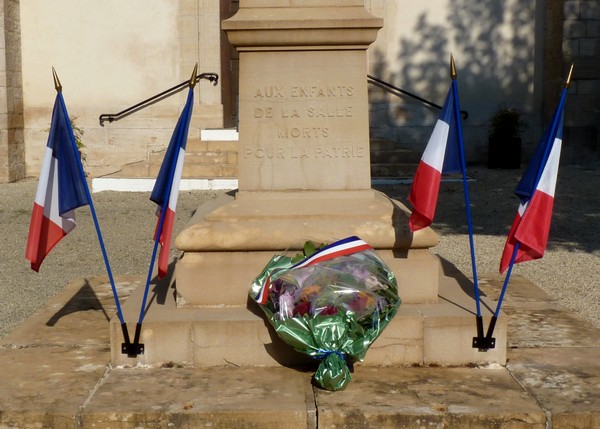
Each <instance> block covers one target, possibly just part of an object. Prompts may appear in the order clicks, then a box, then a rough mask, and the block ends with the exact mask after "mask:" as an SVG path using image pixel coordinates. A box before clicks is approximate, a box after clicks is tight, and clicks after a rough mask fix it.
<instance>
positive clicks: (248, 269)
mask: <svg viewBox="0 0 600 429" xmlns="http://www.w3.org/2000/svg"><path fill="white" fill-rule="evenodd" d="M293 194H298V193H289V195H287V197H288V199H287V200H286V198H285V197H283V196H282V195H279V196H278V197H277V198H276V199H272V198H271V197H272V196H273V195H272V194H266V195H263V194H261V193H250V194H246V195H244V193H242V194H241V196H239V195H238V198H235V197H234V196H233V195H227V194H222V195H221V196H220V197H219V198H217V199H216V200H215V201H213V202H211V203H208V204H206V205H204V206H201V207H200V208H199V209H198V211H197V213H196V214H195V216H194V219H193V220H192V221H191V223H190V225H189V226H188V228H186V230H184V232H182V233H181V234H180V236H178V237H177V246H178V247H179V248H180V249H182V250H183V251H184V253H183V255H182V257H181V259H180V260H179V261H177V264H176V267H175V273H174V276H173V279H172V280H169V281H165V282H161V283H159V284H158V285H157V286H156V287H155V290H154V293H155V296H156V297H162V298H161V299H151V300H150V305H149V307H148V311H147V315H146V317H145V319H144V323H143V325H142V331H141V342H142V343H143V344H144V348H145V352H144V354H143V355H139V356H138V357H136V358H129V357H127V356H126V355H124V354H121V343H122V342H123V338H122V333H121V327H120V324H119V321H118V320H113V321H112V324H111V353H112V362H113V364H115V365H132V364H136V363H141V364H147V365H160V364H163V363H165V362H173V363H181V364H191V365H194V366H198V367H205V366H220V365H229V364H234V365H238V366H256V365H258V366H270V365H286V366H305V365H314V364H315V361H314V360H312V359H310V358H308V357H306V356H304V355H302V354H300V353H296V352H295V351H294V350H293V349H292V348H291V347H290V346H289V345H287V344H285V343H284V342H282V341H281V340H279V338H278V337H277V334H276V333H275V332H274V331H273V329H272V328H271V327H270V325H269V324H268V323H267V322H266V321H265V319H264V317H263V316H262V312H261V310H260V308H259V307H258V305H257V304H256V303H255V302H253V301H252V299H250V298H249V297H248V291H249V288H250V284H251V282H252V280H253V279H254V278H255V277H256V275H258V273H260V271H261V270H262V269H263V268H264V266H265V265H266V264H267V262H268V261H269V260H270V258H271V257H272V256H273V255H274V254H277V253H282V252H284V251H285V250H286V249H288V250H289V252H292V253H296V251H297V250H298V249H301V248H302V245H303V244H304V241H305V240H306V239H312V240H314V241H317V242H330V241H332V240H333V239H338V238H344V237H345V236H347V235H352V234H355V235H358V236H359V237H361V238H363V239H364V240H365V241H367V242H369V243H370V244H372V245H373V246H374V247H375V248H376V251H377V253H378V254H379V255H380V256H381V257H382V259H383V260H384V261H385V262H386V263H387V264H388V265H389V266H390V268H392V270H393V271H394V273H395V274H396V277H397V280H398V287H399V294H400V297H401V298H402V304H401V305H400V310H399V312H398V314H397V315H396V317H395V318H394V320H393V321H392V322H391V323H390V325H389V326H388V327H387V328H386V329H385V330H384V331H383V333H382V335H381V336H380V337H379V338H378V339H377V340H376V341H375V343H374V344H373V345H372V347H371V348H370V350H369V352H368V353H367V357H366V359H365V361H364V362H363V363H361V364H363V365H372V366H390V365H472V364H485V363H496V364H501V365H503V364H505V362H506V318H505V317H504V316H502V317H500V318H499V320H498V323H497V325H496V329H495V337H496V348H494V349H491V350H488V351H486V352H481V351H479V350H477V349H474V348H473V347H472V339H473V337H474V336H475V335H476V328H475V326H476V325H475V320H476V318H475V314H474V309H475V302H474V300H473V298H472V291H473V286H472V282H470V281H468V280H467V279H466V278H465V277H464V276H462V275H461V274H460V273H459V272H458V270H456V269H451V270H448V267H447V264H442V261H440V259H439V258H438V257H436V256H434V255H432V254H431V253H430V251H429V247H431V246H433V245H435V243H436V242H437V238H436V235H435V233H434V232H433V231H432V230H431V229H429V228H427V229H425V230H422V231H421V232H420V233H417V234H415V235H414V236H412V235H411V234H409V233H407V232H406V231H404V230H403V229H402V228H400V227H398V225H406V224H407V210H406V208H405V207H404V206H403V205H402V204H401V203H399V202H397V201H394V200H390V199H389V198H387V197H386V196H385V195H383V194H380V193H378V192H375V191H365V192H363V191H360V192H350V193H348V195H345V196H340V195H339V193H336V194H337V195H338V198H330V197H331V195H328V193H324V194H319V193H317V194H319V195H321V196H322V197H323V198H317V196H316V195H315V194H314V193H312V192H308V193H306V194H304V193H300V194H302V197H301V198H299V195H296V197H294V198H292V195H293ZM342 194H343V193H342ZM327 201H329V202H327ZM276 202H277V204H276V206H277V207H279V209H278V210H275V208H274V207H273V204H275V203H276ZM317 207H318V208H317ZM305 213H311V215H310V216H308V217H307V218H305V219H303V218H302V217H301V216H302V215H303V214H305ZM342 232H345V235H339V234H342ZM411 236H412V239H410V237H411ZM365 237H366V238H365ZM395 246H397V247H395ZM402 246H404V247H402ZM142 293H143V291H141V290H138V291H136V293H134V294H132V296H131V297H130V298H129V301H128V302H127V303H126V304H125V305H124V306H123V311H124V314H125V318H126V319H127V322H128V326H135V320H136V319H134V317H135V316H136V315H137V314H138V312H139V307H138V306H139V303H140V302H141V296H142ZM482 308H483V309H484V311H485V313H484V325H485V326H487V324H488V323H489V318H490V317H491V313H490V312H489V311H488V309H489V308H495V306H494V304H493V303H486V302H485V301H484V303H483V304H482Z"/></svg>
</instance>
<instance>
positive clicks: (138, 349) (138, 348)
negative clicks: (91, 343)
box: [127, 64, 198, 357]
mask: <svg viewBox="0 0 600 429" xmlns="http://www.w3.org/2000/svg"><path fill="white" fill-rule="evenodd" d="M197 74H198V64H196V65H195V66H194V70H193V72H192V76H191V78H190V81H189V83H188V86H189V89H190V90H193V89H194V87H195V86H196V77H197ZM176 167H177V163H175V162H174V163H172V166H171V170H170V172H169V173H170V174H169V178H168V180H167V186H166V187H165V195H164V198H163V207H162V209H161V211H160V216H159V220H158V225H157V227H156V232H155V240H154V247H153V248H152V256H151V258H150V267H149V268H148V276H147V277H146V285H145V287H144V296H143V297H142V305H141V307H140V315H139V317H138V322H137V324H136V326H135V336H134V339H133V344H132V350H131V351H132V352H133V353H127V355H128V356H130V357H135V356H136V355H137V354H143V353H144V345H143V344H139V341H140V336H141V332H142V322H143V320H144V315H145V313H146V302H147V300H148V292H149V290H150V282H151V280H152V272H153V271H154V261H155V260H156V254H157V253H158V245H159V242H160V236H161V234H162V231H163V224H164V220H165V213H166V212H167V210H166V209H167V206H168V202H169V196H170V194H171V187H172V186H173V175H174V173H175V168H176Z"/></svg>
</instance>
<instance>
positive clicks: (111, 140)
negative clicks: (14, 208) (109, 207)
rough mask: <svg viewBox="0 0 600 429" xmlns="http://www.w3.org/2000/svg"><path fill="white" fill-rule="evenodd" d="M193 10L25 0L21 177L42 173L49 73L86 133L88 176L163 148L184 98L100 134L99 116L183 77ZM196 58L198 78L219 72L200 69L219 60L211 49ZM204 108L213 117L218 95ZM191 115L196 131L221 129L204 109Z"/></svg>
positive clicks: (194, 41)
mask: <svg viewBox="0 0 600 429" xmlns="http://www.w3.org/2000/svg"><path fill="white" fill-rule="evenodd" d="M58 3H60V5H58ZM209 3H210V2H207V5H208V4H209ZM213 3H215V2H213ZM218 4H219V3H218V0H217V1H216V5H212V7H213V9H214V8H215V7H216V10H217V11H218ZM198 7H199V5H198V2H196V1H189V0H180V1H172V0H130V1H126V2H123V1H118V0H105V1H101V2H99V1H91V0H83V1H82V0H62V1H60V2H49V1H44V0H27V1H21V27H22V34H23V35H24V37H23V41H22V53H23V97H24V104H25V112H24V114H25V141H26V145H27V146H26V148H27V149H26V161H27V174H28V175H29V176H35V175H36V174H37V173H38V172H39V166H40V161H41V156H42V154H43V151H42V150H40V149H42V148H43V146H44V145H45V144H46V138H47V132H46V129H47V128H48V126H49V122H50V117H51V109H52V105H53V102H54V97H55V90H54V85H53V81H52V73H51V68H52V67H53V66H54V67H55V68H56V70H57V72H58V75H59V77H60V80H61V83H62V85H63V94H64V97H65V101H66V103H67V108H68V110H69V113H70V115H71V116H76V117H77V124H78V125H79V126H80V127H82V128H83V129H84V131H85V135H84V143H85V144H86V152H87V159H88V165H87V169H88V171H89V172H90V173H91V174H92V175H94V176H97V175H99V174H102V173H107V172H111V171H114V170H116V169H117V168H118V167H119V166H121V165H123V164H125V163H128V162H133V161H138V160H141V159H144V158H145V157H147V155H148V154H149V153H150V152H151V151H155V150H159V149H161V148H164V146H165V145H167V144H168V142H169V139H170V136H171V132H172V130H173V127H174V126H175V123H176V121H177V117H178V114H179V112H180V109H181V107H182V104H183V103H184V102H185V91H184V92H182V93H180V94H179V95H177V96H174V97H171V98H168V99H165V100H163V101H161V102H160V103H158V104H156V105H154V106H152V107H150V108H148V109H145V110H143V111H140V112H138V113H135V114H134V115H131V116H128V117H127V118H124V119H122V120H120V121H119V122H114V123H112V124H106V125H105V127H100V125H99V122H98V117H99V115H100V114H102V113H115V112H119V111H121V110H123V109H125V108H127V107H129V106H131V105H133V104H135V103H137V102H140V101H142V100H144V99H146V98H148V97H151V96H153V95H155V94H157V93H159V92H162V91H163V90H166V89H167V88H170V87H172V86H174V85H176V84H178V83H180V82H182V81H184V80H186V79H189V77H190V75H191V72H192V68H193V65H194V64H195V63H196V62H199V48H198V39H199V26H198V22H199V16H200V13H199V10H198ZM217 28H218V27H217ZM204 31H206V30H204ZM217 46H218V40H217ZM202 54H203V61H204V62H202V61H200V63H201V64H200V66H201V68H200V72H202V71H211V72H212V71H214V72H219V70H212V69H211V70H204V69H203V68H202V67H203V66H205V65H207V64H208V65H209V66H212V65H214V63H215V61H212V63H211V62H210V61H207V57H210V54H211V52H208V55H207V53H206V52H202ZM216 54H217V60H216V62H217V63H218V61H219V60H218V51H217V53H216ZM199 88H200V87H199ZM213 94H217V96H214V95H213ZM196 98H197V101H196V103H197V104H201V103H202V102H203V99H202V97H199V96H198V93H197V94H196ZM206 103H208V104H209V105H214V106H215V107H216V111H217V112H218V111H219V103H220V100H219V97H218V93H211V94H210V97H209V99H208V100H206ZM195 110H196V111H195V113H196V115H197V117H198V120H197V121H194V124H193V127H192V129H194V128H202V127H204V126H211V125H212V126H215V125H218V120H217V122H216V123H215V122H214V120H213V119H211V116H214V115H210V114H209V113H210V112H208V113H207V112H206V111H203V110H202V108H199V109H195ZM209 110H210V109H209ZM217 116H218V115H217Z"/></svg>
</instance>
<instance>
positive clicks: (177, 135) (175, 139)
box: [150, 88, 194, 279]
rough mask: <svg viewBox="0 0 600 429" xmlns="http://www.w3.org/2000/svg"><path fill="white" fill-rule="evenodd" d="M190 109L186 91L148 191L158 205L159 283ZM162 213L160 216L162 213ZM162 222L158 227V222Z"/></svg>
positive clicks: (191, 92)
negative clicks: (153, 180)
mask: <svg viewBox="0 0 600 429" xmlns="http://www.w3.org/2000/svg"><path fill="white" fill-rule="evenodd" d="M193 108H194V90H193V88H190V89H189V91H188V96H187V101H186V103H185V107H184V108H183V111H182V112H181V115H180V116H179V120H178V121H177V125H176V126H175V130H174V131H173V135H172V136H171V141H170V142H169V147H168V148H167V152H166V154H165V158H164V159H163V162H162V165H161V167H160V171H159V173H158V177H157V178H156V183H155V184H154V188H153V189H152V194H151V195H150V199H151V200H152V201H154V202H155V203H156V204H158V206H159V207H158V211H157V215H158V223H157V225H156V232H155V236H154V239H155V240H156V239H157V237H156V233H158V231H160V237H159V238H158V239H159V244H160V246H161V249H160V253H159V255H158V278H159V279H161V278H163V277H164V276H165V275H166V274H167V270H168V267H169V259H170V258H169V256H170V255H169V251H170V248H171V238H172V235H173V225H174V223H175V210H176V208H177V197H178V196H179V184H180V182H181V173H182V171H183V162H184V159H185V146H186V143H187V136H188V130H189V127H190V119H191V117H192V110H193ZM163 210H164V215H162V211H163ZM161 220H162V227H161V226H160V222H161Z"/></svg>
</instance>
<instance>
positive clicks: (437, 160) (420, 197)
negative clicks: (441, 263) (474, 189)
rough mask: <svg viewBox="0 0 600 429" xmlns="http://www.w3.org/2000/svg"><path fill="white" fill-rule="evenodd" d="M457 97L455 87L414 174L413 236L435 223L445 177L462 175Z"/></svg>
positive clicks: (411, 222)
mask: <svg viewBox="0 0 600 429" xmlns="http://www.w3.org/2000/svg"><path fill="white" fill-rule="evenodd" d="M457 97H458V94H457V93H456V91H455V87H454V85H452V86H451V87H450V90H449V91H448V95H447V96H446V101H445V103H444V106H443V108H442V113H441V114H440V117H439V119H438V120H437V122H436V124H435V127H434V129H433V132H432V134H431V137H430V138H429V142H428V143H427V147H426V148H425V151H424V152H423V156H422V157H421V161H420V162H419V165H418V167H417V171H416V172H415V177H414V180H413V184H412V187H411V190H410V194H409V197H408V200H409V201H410V202H411V204H412V205H413V211H412V215H411V217H410V220H409V227H410V230H411V231H413V232H415V231H418V230H420V229H423V228H426V227H428V226H429V225H431V223H432V222H433V217H434V215H435V209H436V206H437V199H438V193H439V189H440V182H441V178H442V173H456V172H460V171H461V162H460V161H461V158H460V157H461V155H460V154H461V151H460V139H459V135H458V127H459V126H460V123H459V118H457V117H456V113H455V111H456V109H455V106H454V104H455V103H457V102H458V100H457Z"/></svg>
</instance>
